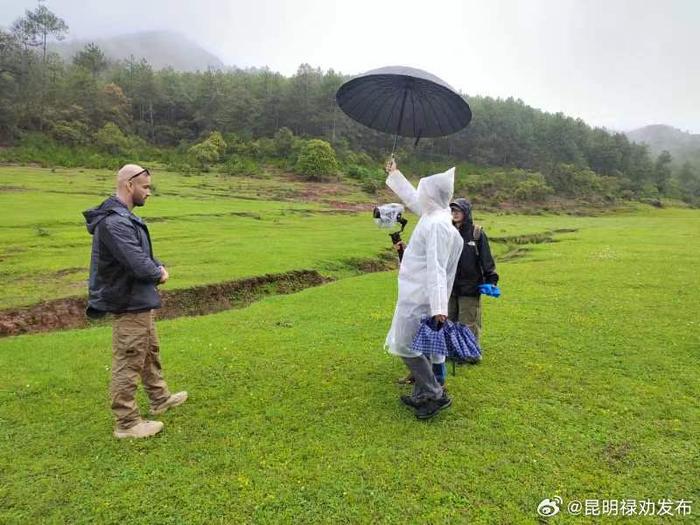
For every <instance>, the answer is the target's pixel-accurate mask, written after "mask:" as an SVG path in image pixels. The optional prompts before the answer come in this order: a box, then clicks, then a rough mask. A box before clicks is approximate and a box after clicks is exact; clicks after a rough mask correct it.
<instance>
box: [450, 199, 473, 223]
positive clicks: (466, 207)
mask: <svg viewBox="0 0 700 525" xmlns="http://www.w3.org/2000/svg"><path fill="white" fill-rule="evenodd" d="M450 208H457V209H458V210H460V211H461V212H462V213H464V223H465V224H472V223H473V222H474V219H473V218H472V203H471V202H469V201H468V200H467V199H462V198H460V199H455V200H454V201H452V202H451V203H450Z"/></svg>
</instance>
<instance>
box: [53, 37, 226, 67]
mask: <svg viewBox="0 0 700 525" xmlns="http://www.w3.org/2000/svg"><path fill="white" fill-rule="evenodd" d="M90 42H93V43H95V44H97V45H98V46H99V47H100V48H101V49H102V51H103V52H104V54H105V55H106V56H107V58H109V59H111V60H125V59H128V58H129V57H130V56H131V55H133V56H134V58H136V59H137V60H140V59H141V58H145V59H146V60H148V62H149V64H151V66H153V68H154V69H163V68H166V67H169V66H170V67H172V68H173V69H176V70H178V71H198V70H199V71H205V70H207V69H208V68H223V66H224V64H223V62H221V60H220V59H219V58H218V57H217V56H215V55H213V54H212V53H210V52H209V51H207V50H206V49H204V48H202V47H201V46H200V45H199V44H197V43H195V42H193V41H192V40H189V39H188V38H187V37H185V36H183V35H182V34H180V33H174V32H170V31H149V32H141V33H132V34H126V35H118V36H113V37H109V38H93V39H90V40H67V41H64V42H56V43H53V44H52V45H51V50H52V51H55V52H57V53H58V54H59V55H61V56H62V57H63V59H64V60H66V61H70V60H71V59H72V58H73V55H75V53H77V52H78V51H80V50H81V49H82V48H83V47H85V46H86V45H87V44H89V43H90Z"/></svg>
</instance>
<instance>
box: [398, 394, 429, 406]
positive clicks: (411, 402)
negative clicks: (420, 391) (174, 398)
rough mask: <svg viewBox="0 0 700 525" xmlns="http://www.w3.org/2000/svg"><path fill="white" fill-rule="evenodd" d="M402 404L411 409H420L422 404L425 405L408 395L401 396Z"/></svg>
mask: <svg viewBox="0 0 700 525" xmlns="http://www.w3.org/2000/svg"><path fill="white" fill-rule="evenodd" d="M401 402H402V403H403V404H404V405H406V406H409V407H411V408H418V407H419V406H421V405H422V404H424V403H425V401H422V402H418V401H416V400H415V399H414V398H413V396H407V395H403V396H401Z"/></svg>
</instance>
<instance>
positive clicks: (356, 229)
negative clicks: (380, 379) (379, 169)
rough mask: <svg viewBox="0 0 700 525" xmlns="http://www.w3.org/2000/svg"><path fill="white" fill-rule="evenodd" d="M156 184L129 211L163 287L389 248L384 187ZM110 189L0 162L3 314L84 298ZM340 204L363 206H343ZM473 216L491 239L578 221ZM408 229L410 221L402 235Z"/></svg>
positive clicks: (270, 181)
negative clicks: (379, 207) (137, 219)
mask: <svg viewBox="0 0 700 525" xmlns="http://www.w3.org/2000/svg"><path fill="white" fill-rule="evenodd" d="M153 181H154V183H155V186H156V191H155V194H154V197H152V198H151V199H150V200H149V202H148V203H147V205H146V206H145V207H143V208H140V209H138V210H137V213H139V214H140V215H142V216H143V217H145V218H146V219H147V220H148V221H149V224H150V230H151V234H152V237H153V240H154V247H155V251H156V254H157V256H158V257H159V259H161V260H162V261H164V262H165V264H166V265H167V266H168V269H169V271H170V274H171V276H172V277H173V278H172V280H171V281H170V283H169V284H168V288H169V289H176V288H189V287H191V286H194V285H200V284H209V283H217V282H221V281H227V280H231V279H238V278H243V277H250V276H255V275H260V274H262V273H278V272H286V271H290V270H297V269H315V270H320V271H324V272H326V273H332V272H333V271H334V270H337V269H338V265H337V263H338V261H342V260H348V259H353V258H355V259H356V258H368V257H376V256H377V255H378V254H379V253H381V252H382V251H383V250H385V249H386V247H387V246H388V245H389V244H388V242H389V241H388V237H387V232H385V231H381V230H379V229H377V228H376V227H375V226H374V224H373V222H372V219H371V216H370V212H371V210H372V208H373V206H374V205H375V204H378V203H380V202H387V200H388V199H389V198H390V195H389V193H388V192H387V193H383V194H380V195H378V196H377V197H370V196H368V195H366V194H361V193H358V190H357V188H356V187H354V186H352V185H350V184H349V183H348V182H347V181H345V182H344V183H343V184H338V183H330V184H329V183H326V184H309V183H302V182H299V181H295V180H290V179H289V178H284V177H279V176H275V177H273V176H270V177H268V178H244V177H221V176H218V175H213V174H206V175H199V176H183V175H178V174H174V173H168V172H162V173H159V172H158V171H156V172H155V176H154V179H153ZM112 191H113V173H110V172H108V171H106V170H57V171H51V170H48V169H38V168H23V167H0V263H1V264H2V267H1V269H0V309H5V308H12V307H17V306H25V305H31V304H35V303H37V302H38V301H39V300H48V299H56V298H60V297H68V296H76V295H83V294H85V291H86V284H85V282H86V279H87V273H88V266H89V258H90V243H91V237H90V236H89V235H88V234H87V231H86V229H85V224H84V220H83V217H82V212H83V211H84V210H85V209H87V208H89V207H92V206H96V205H97V204H99V203H100V202H102V200H103V199H104V198H106V196H108V195H109V194H110V193H111V192H112ZM283 199H286V200H283ZM348 207H350V208H351V209H354V208H358V207H359V208H363V207H364V210H365V212H364V213H352V214H349V213H345V212H347V211H348V210H347V209H346V208H348ZM477 217H478V218H479V220H480V222H481V223H482V224H483V225H484V226H485V227H486V228H487V231H488V232H489V233H490V234H492V235H510V234H516V233H517V234H521V233H537V232H540V231H543V230H546V229H548V228H557V227H571V226H572V225H578V224H581V223H585V222H586V220H585V219H578V220H576V219H562V218H561V217H551V216H550V217H544V218H542V219H539V220H535V219H530V220H528V221H526V222H523V221H521V220H519V219H517V218H513V217H506V218H502V217H497V216H495V215H479V214H477ZM414 225H415V219H413V218H412V219H411V223H410V225H409V231H410V230H411V228H412V227H413V226H414ZM504 249H505V247H504V246H496V247H495V250H496V251H497V252H498V251H499V250H500V251H503V250H504Z"/></svg>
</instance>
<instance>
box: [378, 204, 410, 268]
mask: <svg viewBox="0 0 700 525" xmlns="http://www.w3.org/2000/svg"><path fill="white" fill-rule="evenodd" d="M403 211H404V209H403V206H402V205H401V204H396V203H390V204H384V205H382V206H377V207H376V208H374V211H373V212H372V216H373V217H374V222H375V223H376V224H377V226H379V227H380V228H393V227H395V226H396V225H397V224H400V225H401V229H400V230H399V231H397V232H394V233H390V234H389V237H391V242H392V244H398V243H400V242H401V234H402V233H403V230H404V228H406V225H407V224H408V219H406V218H404V217H403ZM401 259H403V247H399V261H400V260H401Z"/></svg>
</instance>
